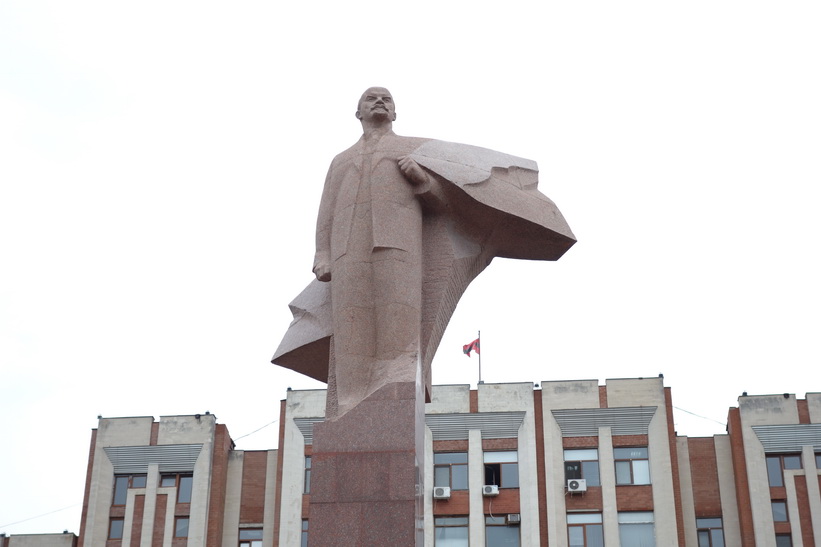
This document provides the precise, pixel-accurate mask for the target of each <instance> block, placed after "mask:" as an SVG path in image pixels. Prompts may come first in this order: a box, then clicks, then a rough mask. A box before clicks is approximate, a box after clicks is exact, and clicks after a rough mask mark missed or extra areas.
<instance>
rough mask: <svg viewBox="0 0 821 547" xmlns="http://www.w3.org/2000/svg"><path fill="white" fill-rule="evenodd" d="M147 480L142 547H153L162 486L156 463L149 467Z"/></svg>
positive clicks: (141, 538)
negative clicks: (159, 491) (158, 495)
mask: <svg viewBox="0 0 821 547" xmlns="http://www.w3.org/2000/svg"><path fill="white" fill-rule="evenodd" d="M145 480H146V483H145V506H144V508H143V525H142V529H141V531H140V547H151V539H152V537H153V535H154V523H155V520H156V513H157V487H158V485H159V484H160V467H159V465H157V464H155V463H152V464H149V465H148V475H147V477H146V479H145ZM124 545H125V543H124Z"/></svg>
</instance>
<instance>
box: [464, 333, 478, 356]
mask: <svg viewBox="0 0 821 547" xmlns="http://www.w3.org/2000/svg"><path fill="white" fill-rule="evenodd" d="M462 351H463V352H464V353H465V355H467V356H468V357H470V352H471V351H475V352H476V355H479V339H478V338H477V339H476V340H474V341H473V342H471V343H470V344H465V345H464V346H462Z"/></svg>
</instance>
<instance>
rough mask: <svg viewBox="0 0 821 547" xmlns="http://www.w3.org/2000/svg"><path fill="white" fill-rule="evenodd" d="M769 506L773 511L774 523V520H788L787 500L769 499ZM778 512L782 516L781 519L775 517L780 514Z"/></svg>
mask: <svg viewBox="0 0 821 547" xmlns="http://www.w3.org/2000/svg"><path fill="white" fill-rule="evenodd" d="M776 506H778V509H776ZM770 508H771V509H772V512H773V522H774V523H775V522H790V510H789V508H788V507H787V500H770ZM781 508H783V511H781ZM777 511H778V512H777ZM779 513H780V514H782V515H783V516H784V518H783V519H781V518H777V517H779V516H780V515H779Z"/></svg>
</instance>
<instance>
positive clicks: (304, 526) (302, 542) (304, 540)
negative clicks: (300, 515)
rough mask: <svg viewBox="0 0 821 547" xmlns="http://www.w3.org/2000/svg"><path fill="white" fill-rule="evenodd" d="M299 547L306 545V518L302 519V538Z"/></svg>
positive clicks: (306, 546)
mask: <svg viewBox="0 0 821 547" xmlns="http://www.w3.org/2000/svg"><path fill="white" fill-rule="evenodd" d="M299 545H300V547H308V519H302V539H301V540H300V543H299Z"/></svg>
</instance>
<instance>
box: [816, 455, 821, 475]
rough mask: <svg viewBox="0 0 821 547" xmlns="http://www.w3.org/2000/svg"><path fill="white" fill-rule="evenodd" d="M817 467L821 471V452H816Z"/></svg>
mask: <svg viewBox="0 0 821 547" xmlns="http://www.w3.org/2000/svg"><path fill="white" fill-rule="evenodd" d="M815 469H816V470H818V471H821V452H817V453H816V454H815Z"/></svg>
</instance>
